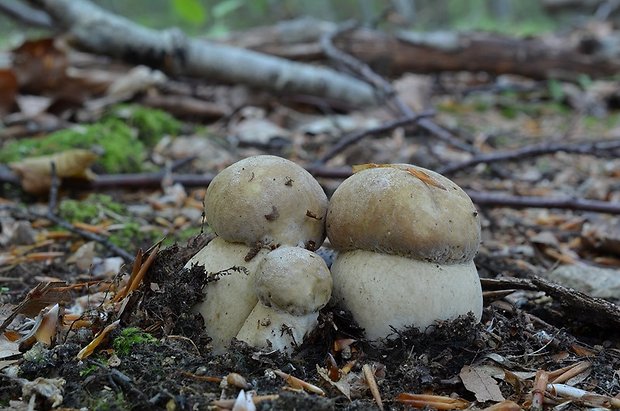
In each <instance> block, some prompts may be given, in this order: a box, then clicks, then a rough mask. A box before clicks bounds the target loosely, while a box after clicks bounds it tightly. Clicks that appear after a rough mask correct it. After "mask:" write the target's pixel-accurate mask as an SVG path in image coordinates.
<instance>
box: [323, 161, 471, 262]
mask: <svg viewBox="0 0 620 411" xmlns="http://www.w3.org/2000/svg"><path fill="white" fill-rule="evenodd" d="M327 236H328V238H329V241H330V243H331V244H332V246H333V247H334V248H335V249H337V250H339V251H349V250H356V249H360V250H367V251H376V252H380V253H385V254H392V255H400V256H405V257H409V258H415V259H418V260H422V261H430V262H435V263H441V264H443V263H462V262H465V261H469V260H472V259H473V257H474V256H475V254H476V252H477V251H478V246H479V243H480V221H479V217H478V212H477V211H476V208H475V207H474V205H473V203H472V202H471V199H470V198H469V196H468V195H467V194H466V193H465V192H464V191H463V190H462V189H461V188H460V187H458V186H457V185H456V184H455V183H453V182H452V181H450V180H449V179H447V178H446V177H444V176H442V175H440V174H437V173H435V172H433V171H431V170H426V169H424V168H421V167H416V166H412V165H408V164H395V165H390V166H386V167H379V168H369V169H365V170H362V171H359V172H357V173H355V174H353V175H352V176H351V177H349V178H348V179H346V180H345V181H343V182H342V184H341V185H340V186H339V187H338V188H337V189H336V191H335V192H334V194H333V196H332V198H331V201H330V204H329V209H328V213H327Z"/></svg>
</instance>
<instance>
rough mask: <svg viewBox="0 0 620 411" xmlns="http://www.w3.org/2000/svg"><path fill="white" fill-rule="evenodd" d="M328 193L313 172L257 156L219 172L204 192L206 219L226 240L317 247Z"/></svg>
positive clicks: (320, 240) (289, 162) (265, 156)
mask: <svg viewBox="0 0 620 411" xmlns="http://www.w3.org/2000/svg"><path fill="white" fill-rule="evenodd" d="M326 211H327V196H326V195H325V192H324V191H323V189H322V188H321V186H320V185H319V183H318V182H317V181H316V180H315V179H314V177H312V175H311V174H310V173H308V172H307V171H306V170H304V169H303V168H302V167H300V166H299V165H297V164H295V163H293V162H292V161H289V160H287V159H284V158H280V157H276V156H268V155H262V156H254V157H249V158H246V159H244V160H241V161H238V162H236V163H234V164H232V165H231V166H229V167H227V168H226V169H224V170H223V171H222V172H221V173H219V174H218V175H217V176H216V177H215V178H214V179H213V181H212V182H211V184H210V185H209V187H208V189H207V194H206V197H205V213H206V219H207V222H208V223H209V225H210V226H211V228H212V229H213V231H215V233H217V235H219V236H220V237H222V238H223V239H225V240H226V241H230V242H235V243H245V244H247V245H250V246H253V245H255V244H257V243H259V242H260V243H262V244H266V245H269V244H275V245H279V244H283V245H293V246H301V247H306V248H309V249H313V250H314V249H316V248H318V247H319V246H320V245H321V244H322V243H323V240H324V239H325V213H326Z"/></svg>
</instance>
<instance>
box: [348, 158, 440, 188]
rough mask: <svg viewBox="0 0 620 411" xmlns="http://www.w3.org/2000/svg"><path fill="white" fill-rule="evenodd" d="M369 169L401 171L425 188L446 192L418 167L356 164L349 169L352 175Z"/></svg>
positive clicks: (437, 182)
mask: <svg viewBox="0 0 620 411" xmlns="http://www.w3.org/2000/svg"><path fill="white" fill-rule="evenodd" d="M369 168H395V169H397V170H403V171H406V172H408V173H409V174H411V175H412V176H414V177H416V178H417V179H419V180H420V181H422V182H423V183H424V184H426V185H427V186H431V187H437V188H439V189H441V190H446V187H444V185H443V184H441V183H440V182H439V181H437V180H436V179H435V178H433V177H431V176H430V175H428V173H426V172H424V171H422V170H421V169H420V168H418V167H413V166H411V167H409V166H406V165H402V164H376V163H368V164H356V165H354V166H352V167H351V169H352V171H353V173H357V172H359V171H362V170H367V169H369Z"/></svg>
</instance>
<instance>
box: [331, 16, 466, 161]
mask: <svg viewBox="0 0 620 411" xmlns="http://www.w3.org/2000/svg"><path fill="white" fill-rule="evenodd" d="M356 27H357V25H355V24H354V23H353V22H347V23H344V24H343V25H342V26H341V27H340V28H338V29H337V30H334V31H333V32H330V33H326V34H324V35H323V36H322V37H321V47H322V48H323V52H324V53H325V55H326V56H327V57H329V58H330V59H331V60H333V61H336V62H337V63H339V64H341V65H343V66H344V67H346V68H347V69H348V70H349V71H351V72H353V73H355V74H357V76H358V77H360V78H361V80H363V81H365V82H366V83H368V84H370V85H371V86H372V87H373V88H374V90H375V91H376V94H377V97H378V98H379V99H380V100H382V101H383V102H384V103H386V104H387V105H388V106H392V107H395V109H396V111H397V112H398V114H399V115H400V116H404V117H405V118H412V117H415V116H416V113H415V112H414V111H413V110H412V109H411V107H409V106H408V105H407V104H406V103H405V102H404V101H403V100H402V99H401V98H400V97H399V96H398V93H397V92H396V90H395V89H394V87H393V86H392V84H391V83H390V82H389V81H387V80H386V79H385V78H383V77H382V76H380V75H379V74H377V73H376V72H375V71H374V70H373V69H372V68H370V66H369V65H367V64H366V63H364V62H362V61H360V60H359V59H357V58H355V57H353V56H352V55H350V54H347V53H345V52H343V51H342V50H339V49H338V48H336V46H334V39H335V38H336V37H337V36H339V35H341V34H343V33H346V32H348V31H351V30H353V29H355V28H356ZM417 124H418V125H419V126H420V127H421V128H422V129H424V130H426V131H428V132H429V133H431V134H433V135H434V136H436V137H437V138H439V139H440V140H442V141H444V142H446V143H448V144H450V145H452V146H454V147H457V148H459V149H461V150H463V151H466V152H468V153H477V150H476V149H475V148H474V147H472V146H471V145H469V144H465V143H463V142H462V141H460V140H459V139H458V138H456V137H455V136H454V135H453V134H452V133H451V132H450V131H448V130H447V129H445V128H444V127H441V126H439V125H438V124H436V123H435V122H433V121H432V120H430V119H428V118H422V119H420V121H419V122H418V123H417ZM345 147H346V146H345ZM343 148H344V147H343Z"/></svg>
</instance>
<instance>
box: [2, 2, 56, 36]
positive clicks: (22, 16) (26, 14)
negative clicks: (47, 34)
mask: <svg viewBox="0 0 620 411" xmlns="http://www.w3.org/2000/svg"><path fill="white" fill-rule="evenodd" d="M0 13H4V14H6V15H7V16H9V17H11V18H12V19H13V20H15V21H17V22H19V23H22V24H25V25H27V26H33V27H40V28H44V29H51V28H53V26H52V19H50V16H49V15H48V14H46V13H44V12H42V11H40V10H35V9H33V8H31V7H28V6H26V5H25V4H23V3H20V2H18V1H16V0H8V1H2V2H0Z"/></svg>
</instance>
